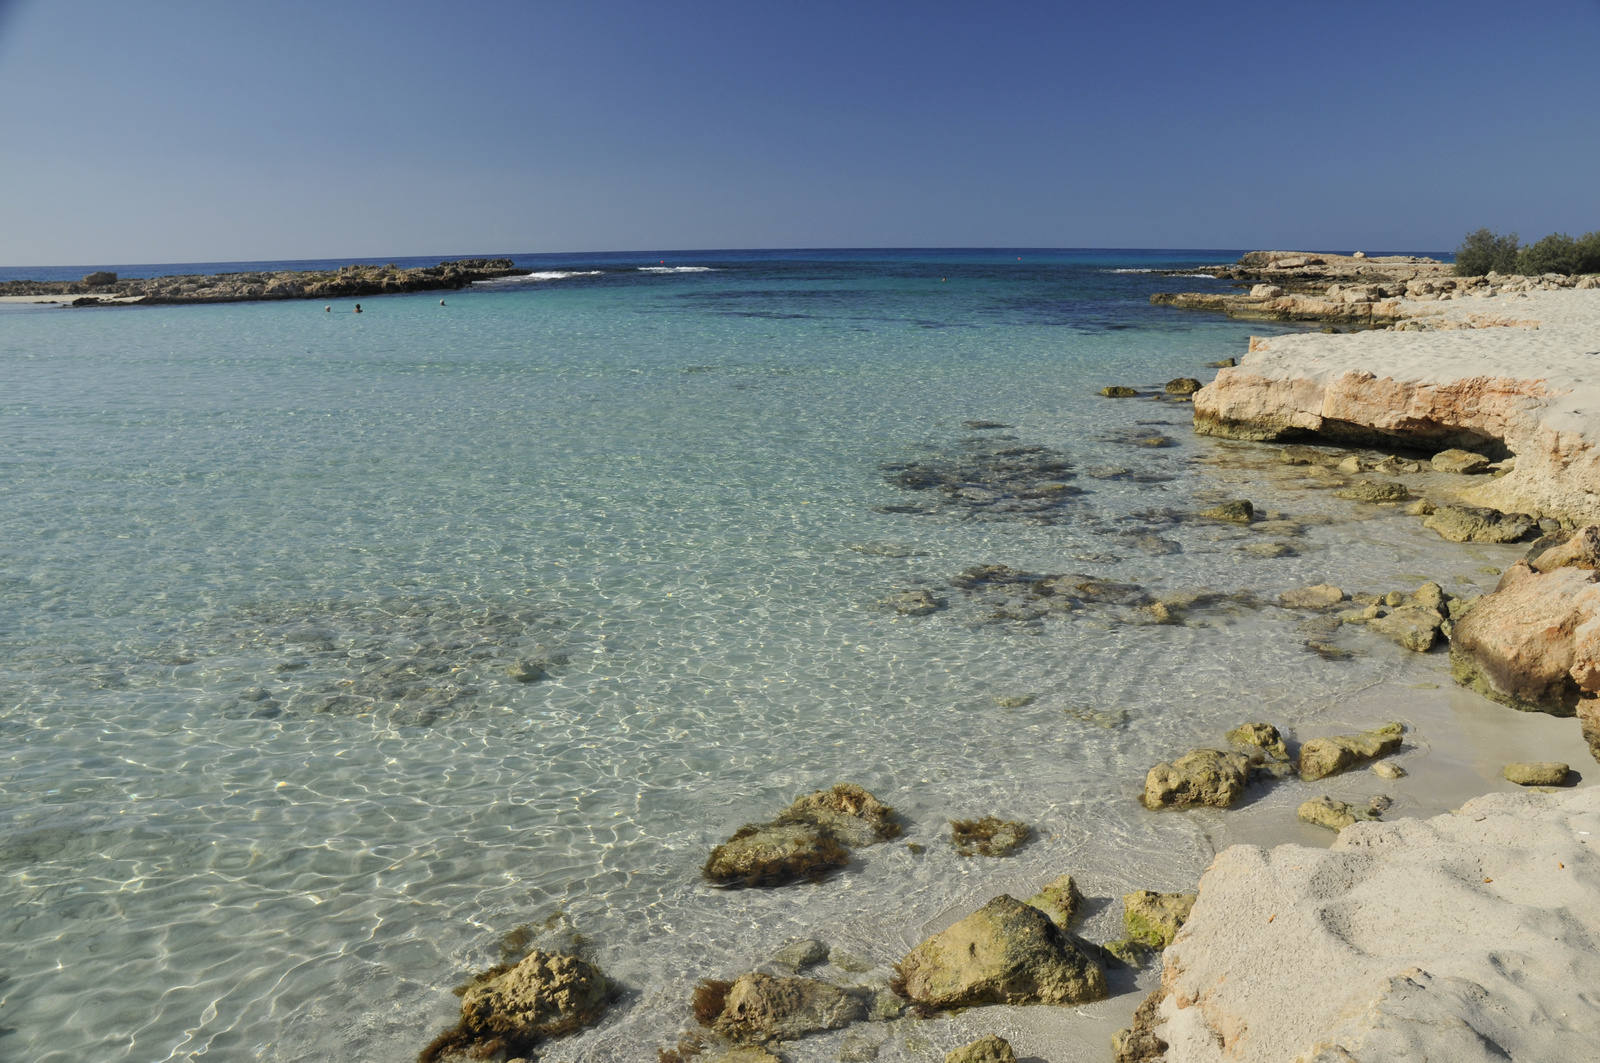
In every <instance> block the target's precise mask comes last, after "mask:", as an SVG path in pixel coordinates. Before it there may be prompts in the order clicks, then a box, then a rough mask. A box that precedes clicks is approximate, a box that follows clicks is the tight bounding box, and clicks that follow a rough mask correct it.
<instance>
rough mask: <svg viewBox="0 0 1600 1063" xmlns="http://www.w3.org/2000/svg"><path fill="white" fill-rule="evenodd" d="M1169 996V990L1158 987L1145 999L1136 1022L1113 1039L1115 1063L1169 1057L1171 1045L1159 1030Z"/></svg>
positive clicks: (1157, 1061) (1145, 1062) (1151, 1061)
mask: <svg viewBox="0 0 1600 1063" xmlns="http://www.w3.org/2000/svg"><path fill="white" fill-rule="evenodd" d="M1166 996H1167V990H1165V989H1162V988H1160V987H1159V986H1158V987H1157V988H1156V989H1155V990H1154V991H1153V992H1151V994H1150V995H1149V996H1147V997H1145V998H1144V1002H1143V1003H1141V1004H1140V1005H1139V1007H1138V1009H1137V1010H1136V1011H1134V1013H1133V1025H1132V1026H1131V1027H1129V1028H1128V1029H1126V1030H1120V1031H1118V1033H1117V1035H1116V1036H1115V1037H1113V1038H1112V1039H1111V1055H1112V1063H1160V1061H1161V1060H1164V1059H1165V1058H1166V1054H1167V1048H1168V1047H1169V1046H1168V1044H1167V1042H1165V1041H1163V1040H1162V1039H1161V1038H1160V1037H1158V1036H1157V1035H1156V1032H1155V1028H1156V1026H1157V1025H1159V1024H1160V1022H1161V1002H1162V1001H1163V1000H1164V999H1166Z"/></svg>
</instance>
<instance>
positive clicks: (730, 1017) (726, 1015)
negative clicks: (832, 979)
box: [711, 971, 867, 1043]
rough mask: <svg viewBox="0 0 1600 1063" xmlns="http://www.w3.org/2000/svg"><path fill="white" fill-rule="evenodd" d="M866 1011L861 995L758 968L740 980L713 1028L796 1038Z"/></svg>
mask: <svg viewBox="0 0 1600 1063" xmlns="http://www.w3.org/2000/svg"><path fill="white" fill-rule="evenodd" d="M866 1015H867V1005H866V1001H865V1000H864V999H863V998H862V995H861V994H860V993H856V992H852V991H850V990H847V989H841V988H840V987H839V986H836V985H832V984H830V983H828V982H821V981H818V980H817V979H815V978H778V977H774V976H773V975H770V974H762V973H761V972H760V971H752V972H750V973H748V974H742V975H740V976H739V977H738V978H737V979H735V980H734V983H733V985H732V986H731V987H729V989H728V992H727V995H726V997H725V998H724V1000H723V1005H722V1013H721V1014H720V1015H718V1016H717V1018H716V1019H715V1020H714V1021H713V1022H712V1024H711V1028H712V1029H713V1030H715V1031H717V1032H718V1033H720V1034H722V1035H723V1036H724V1037H731V1038H732V1039H734V1040H736V1041H753V1042H756V1043H761V1042H765V1041H774V1040H776V1041H793V1040H796V1039H798V1038H801V1037H804V1036H805V1035H806V1034H809V1033H816V1032H817V1031H819V1030H837V1029H839V1028H840V1027H843V1026H848V1025H849V1024H850V1023H852V1022H856V1021H859V1020H861V1019H864V1018H866Z"/></svg>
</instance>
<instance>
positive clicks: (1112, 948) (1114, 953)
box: [1100, 938, 1161, 967]
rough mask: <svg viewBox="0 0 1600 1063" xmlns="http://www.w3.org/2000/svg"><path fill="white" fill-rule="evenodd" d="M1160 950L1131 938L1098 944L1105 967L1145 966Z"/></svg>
mask: <svg viewBox="0 0 1600 1063" xmlns="http://www.w3.org/2000/svg"><path fill="white" fill-rule="evenodd" d="M1160 952H1161V950H1160V949H1153V948H1151V947H1150V946H1149V945H1146V944H1145V943H1144V942H1142V941H1135V940H1134V939H1133V938H1119V939H1118V940H1116V941H1108V942H1106V943H1105V944H1104V945H1101V946H1100V953H1101V958H1102V959H1104V960H1105V963H1106V966H1107V967H1146V966H1149V964H1150V962H1151V960H1153V959H1155V957H1156V956H1158V955H1159V954H1160Z"/></svg>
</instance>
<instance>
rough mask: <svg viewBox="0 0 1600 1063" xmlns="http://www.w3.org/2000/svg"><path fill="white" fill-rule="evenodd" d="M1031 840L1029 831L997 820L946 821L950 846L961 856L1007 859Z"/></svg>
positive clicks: (988, 818)
mask: <svg viewBox="0 0 1600 1063" xmlns="http://www.w3.org/2000/svg"><path fill="white" fill-rule="evenodd" d="M1032 837H1033V828H1032V827H1030V826H1028V825H1027V824H1026V823H1020V822H1018V821H1016V820H1002V819H1000V817H998V816H984V817H983V818H982V819H953V820H951V821H950V844H951V846H953V847H954V848H955V851H956V852H958V853H960V854H961V855H962V856H1010V855H1011V854H1012V853H1013V852H1015V851H1016V850H1018V849H1020V848H1022V846H1024V845H1026V844H1027V842H1028V840H1029V839H1030V838H1032Z"/></svg>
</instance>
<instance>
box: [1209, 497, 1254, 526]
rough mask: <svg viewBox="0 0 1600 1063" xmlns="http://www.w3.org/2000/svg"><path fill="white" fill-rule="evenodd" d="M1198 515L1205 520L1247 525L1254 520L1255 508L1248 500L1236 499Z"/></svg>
mask: <svg viewBox="0 0 1600 1063" xmlns="http://www.w3.org/2000/svg"><path fill="white" fill-rule="evenodd" d="M1200 515H1201V516H1202V517H1205V518H1206V519H1207V520H1225V521H1229V522H1230V523H1233V524H1249V523H1250V522H1251V521H1252V520H1255V516H1256V507H1255V506H1254V505H1252V504H1251V502H1250V500H1249V499H1248V498H1236V499H1234V500H1233V501H1231V502H1224V503H1222V504H1221V505H1219V506H1212V507H1211V508H1210V509H1207V510H1202V511H1201V513H1200Z"/></svg>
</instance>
